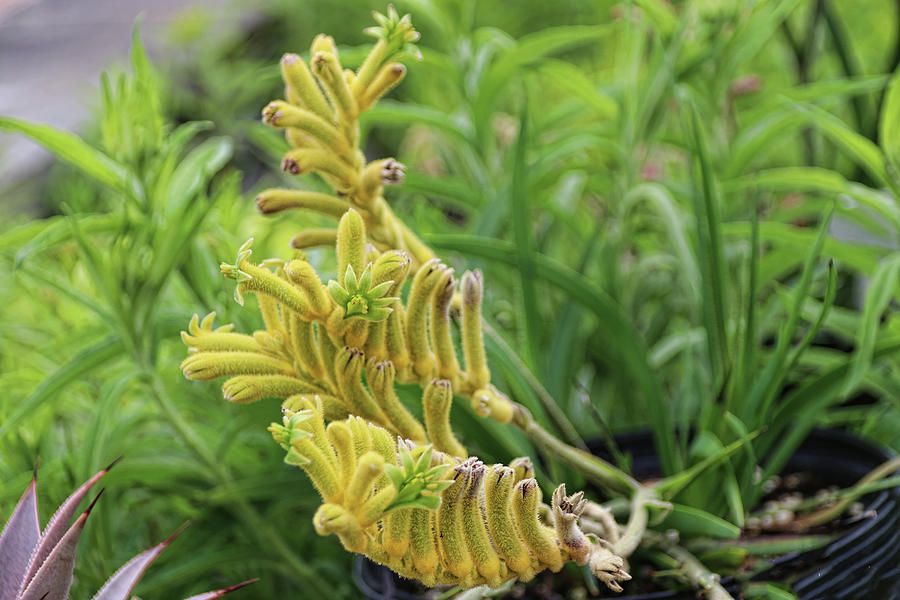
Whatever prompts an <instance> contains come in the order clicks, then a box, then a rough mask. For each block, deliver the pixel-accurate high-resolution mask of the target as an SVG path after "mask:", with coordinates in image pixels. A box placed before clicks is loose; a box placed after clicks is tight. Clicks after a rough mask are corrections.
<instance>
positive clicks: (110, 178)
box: [0, 117, 143, 198]
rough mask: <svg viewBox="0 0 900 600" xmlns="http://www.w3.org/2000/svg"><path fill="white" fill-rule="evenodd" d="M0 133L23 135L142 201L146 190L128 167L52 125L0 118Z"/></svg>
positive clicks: (116, 189) (115, 188)
mask: <svg viewBox="0 0 900 600" xmlns="http://www.w3.org/2000/svg"><path fill="white" fill-rule="evenodd" d="M0 130H3V131H11V132H15V133H21V134H23V135H26V136H28V137H30V138H31V139H33V140H34V141H36V142H37V143H39V144H41V145H42V146H44V147H45V148H46V149H47V150H49V151H50V152H52V153H53V154H55V155H56V156H58V157H59V158H61V159H63V160H64V161H66V162H68V163H70V164H72V165H73V166H75V167H77V168H78V169H80V170H81V171H82V172H83V173H85V174H86V175H88V176H89V177H91V178H92V179H95V180H96V181H98V182H100V183H102V184H103V185H105V186H107V187H109V188H111V189H113V190H115V191H117V192H121V193H123V194H126V195H128V196H133V197H137V198H140V197H142V196H143V190H142V188H141V185H140V183H139V182H138V180H137V178H135V176H134V175H133V174H132V173H131V172H130V171H129V170H128V169H126V168H125V167H124V166H122V165H121V164H119V163H118V162H116V161H114V160H113V159H111V158H110V157H108V156H107V155H105V154H104V153H102V152H100V151H99V150H97V149H95V148H93V147H92V146H90V145H88V144H87V143H85V141H84V140H82V139H81V138H80V137H78V136H77V135H74V134H72V133H68V132H66V131H60V130H59V129H55V128H53V127H50V126H49V125H39V124H36V123H29V122H27V121H22V120H19V119H13V118H11V117H0Z"/></svg>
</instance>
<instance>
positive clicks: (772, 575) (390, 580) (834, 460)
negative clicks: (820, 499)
mask: <svg viewBox="0 0 900 600" xmlns="http://www.w3.org/2000/svg"><path fill="white" fill-rule="evenodd" d="M617 441H618V444H619V447H620V449H621V450H622V451H623V452H625V453H628V454H630V455H631V457H632V472H633V474H634V475H635V477H637V478H638V479H644V478H651V477H655V476H658V475H659V472H660V466H659V460H658V458H657V456H656V453H655V450H654V448H653V443H652V438H651V436H650V434H649V433H643V432H641V433H636V434H630V435H625V436H621V437H619V438H617ZM589 446H590V447H591V451H593V452H594V453H595V454H597V455H598V456H603V457H606V458H608V453H607V451H606V449H605V448H604V447H603V445H602V443H599V442H598V443H596V444H593V445H592V444H590V443H589ZM890 457H891V454H890V453H889V452H887V451H886V450H884V449H881V448H879V447H876V446H874V445H872V444H870V443H868V442H865V441H863V440H861V439H859V438H857V437H855V436H852V435H849V434H847V433H844V432H842V431H837V430H830V429H829V430H815V431H813V432H812V434H811V435H810V436H809V437H808V438H807V440H806V441H805V442H804V443H803V444H802V445H801V446H800V448H798V450H797V452H796V453H795V454H794V456H793V457H792V458H791V460H790V461H789V462H788V464H787V467H786V469H785V472H788V473H792V472H793V473H796V472H809V473H811V474H813V475H814V476H816V477H818V478H820V479H821V481H822V482H824V484H825V485H826V486H832V485H834V486H838V487H848V486H851V485H853V484H854V483H855V482H856V481H857V480H858V479H859V478H860V477H862V476H863V475H865V474H866V473H868V472H869V471H871V470H872V469H873V468H875V467H876V466H878V465H879V464H881V463H883V462H884V461H886V460H888V459H889V458H890ZM863 503H864V505H865V511H866V512H867V513H871V514H873V515H875V516H873V517H872V518H868V519H865V520H862V521H860V522H859V523H858V524H856V525H854V526H852V527H850V528H849V529H847V530H846V531H845V533H844V535H843V536H841V538H840V539H838V540H836V541H835V542H833V543H831V544H829V545H828V546H826V547H823V548H819V549H818V550H812V551H808V552H800V553H794V554H790V555H786V556H782V557H780V558H778V559H775V560H773V561H772V566H771V568H770V569H769V570H767V571H766V572H764V573H762V574H761V575H760V577H759V579H760V580H774V581H787V582H790V583H791V585H792V588H793V592H794V594H795V595H796V596H797V597H798V598H799V599H800V600H863V599H865V600H900V486H898V487H894V488H891V489H888V490H883V491H880V492H875V493H872V494H869V495H868V496H866V497H865V498H864V499H863ZM354 579H355V580H356V582H357V585H358V586H359V587H360V591H361V592H362V593H363V595H364V596H365V597H366V598H370V599H372V600H389V599H397V600H416V599H419V598H423V597H424V594H422V593H421V592H419V591H418V590H416V589H414V588H411V587H410V585H409V582H405V581H403V580H402V579H400V578H399V577H398V576H397V575H395V574H394V573H393V572H391V571H390V570H388V569H386V568H385V567H381V566H379V565H376V564H375V563H372V562H371V561H369V560H368V559H366V558H365V557H363V556H358V557H357V561H356V563H355V565H354ZM722 584H723V585H724V586H725V587H726V589H728V590H729V591H730V592H732V593H735V594H736V593H737V588H738V586H737V583H736V582H735V581H733V580H729V579H724V580H723V581H722ZM626 593H627V587H626ZM520 597H521V596H520ZM525 597H526V598H527V597H529V596H527V595H526V596H525ZM614 597H615V598H617V599H618V600H696V598H697V596H696V594H695V593H693V592H681V593H679V592H655V593H650V594H642V595H616V596H614Z"/></svg>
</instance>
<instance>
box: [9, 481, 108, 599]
mask: <svg viewBox="0 0 900 600" xmlns="http://www.w3.org/2000/svg"><path fill="white" fill-rule="evenodd" d="M102 493H103V490H100V494H102ZM100 494H97V497H96V498H94V501H93V502H91V505H90V506H88V508H87V510H86V511H84V512H83V513H81V516H79V517H78V518H77V519H76V520H75V523H73V524H72V526H71V527H70V528H69V529H68V530H67V531H66V533H65V534H64V535H63V536H62V539H60V540H59V543H57V544H56V546H54V547H53V549H52V550H51V551H50V555H49V556H47V560H45V561H44V563H43V564H42V565H41V567H40V568H39V569H38V570H37V573H35V574H34V577H33V578H32V580H31V582H30V583H29V584H28V586H27V587H26V588H25V589H24V590H23V591H22V592H21V593H20V594H19V597H18V600H66V599H67V598H68V597H69V588H70V587H72V570H73V569H74V568H75V553H76V551H77V549H78V538H79V537H80V536H81V532H82V531H83V530H84V524H85V522H86V521H87V518H88V516H89V515H90V514H91V509H93V508H94V504H96V502H97V500H99V499H100Z"/></svg>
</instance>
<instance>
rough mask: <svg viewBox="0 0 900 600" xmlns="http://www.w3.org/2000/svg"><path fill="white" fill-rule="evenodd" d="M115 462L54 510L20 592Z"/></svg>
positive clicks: (86, 482) (29, 581) (117, 460)
mask: <svg viewBox="0 0 900 600" xmlns="http://www.w3.org/2000/svg"><path fill="white" fill-rule="evenodd" d="M117 462H119V459H118V458H117V459H116V460H114V461H113V462H112V463H111V464H110V465H109V466H108V467H106V468H105V469H103V470H101V471H99V472H98V473H97V474H96V475H94V476H93V477H91V478H90V479H88V480H87V481H85V482H84V483H83V484H81V487H79V488H78V489H77V490H75V491H74V492H72V494H71V495H70V496H69V497H68V498H66V499H65V501H64V502H63V503H62V504H60V506H59V508H58V509H56V512H55V513H54V514H53V516H52V517H50V521H48V522H47V526H46V527H45V528H44V533H42V534H41V539H40V541H39V542H38V545H37V547H36V548H35V551H34V554H33V556H32V557H31V562H30V564H29V565H28V570H27V571H26V573H25V577H24V579H23V580H22V584H21V586H20V587H19V590H20V591H22V590H24V589H25V588H26V587H27V586H28V584H29V583H31V579H32V578H33V577H34V575H35V573H37V571H38V569H40V568H41V565H42V564H43V563H44V561H45V560H47V557H48V556H50V552H51V551H52V550H53V548H54V547H56V544H58V543H59V540H61V539H62V537H63V535H64V534H65V533H66V531H67V530H68V528H69V523H70V522H71V521H72V517H73V516H75V511H76V510H78V505H79V504H81V501H82V500H84V498H85V496H87V494H88V492H89V491H90V490H91V488H92V487H93V486H94V484H95V483H97V482H98V481H100V479H101V478H102V477H103V476H104V475H106V474H107V473H108V472H109V470H110V469H112V468H113V467H114V466H115V464H116V463H117Z"/></svg>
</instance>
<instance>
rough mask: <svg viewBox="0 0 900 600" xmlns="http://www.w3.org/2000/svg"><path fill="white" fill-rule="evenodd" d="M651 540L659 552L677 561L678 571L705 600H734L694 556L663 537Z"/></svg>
mask: <svg viewBox="0 0 900 600" xmlns="http://www.w3.org/2000/svg"><path fill="white" fill-rule="evenodd" d="M652 539H653V541H654V543H655V545H656V546H658V547H659V549H660V550H662V551H663V552H665V553H666V554H668V555H669V556H671V557H672V558H674V559H675V560H677V561H678V563H679V565H680V568H679V571H680V572H681V573H682V574H684V576H685V577H687V579H688V580H689V581H690V582H691V585H693V586H694V588H696V589H697V590H699V591H700V597H702V598H704V599H705V600H734V598H732V596H731V594H729V593H728V591H727V590H726V589H725V588H723V587H722V586H721V585H719V576H718V575H717V574H716V573H713V572H712V571H710V570H709V569H707V568H706V567H705V566H704V565H703V563H702V562H700V560H699V559H697V557H696V556H694V555H693V554H691V553H690V552H689V551H688V550H687V549H685V548H684V547H682V546H679V545H678V544H676V543H675V542H673V541H671V540H669V539H668V538H667V537H665V536H663V535H659V534H656V535H653V536H652Z"/></svg>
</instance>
